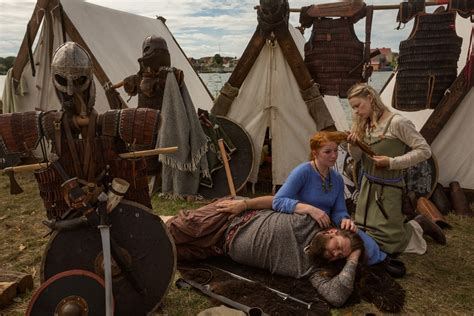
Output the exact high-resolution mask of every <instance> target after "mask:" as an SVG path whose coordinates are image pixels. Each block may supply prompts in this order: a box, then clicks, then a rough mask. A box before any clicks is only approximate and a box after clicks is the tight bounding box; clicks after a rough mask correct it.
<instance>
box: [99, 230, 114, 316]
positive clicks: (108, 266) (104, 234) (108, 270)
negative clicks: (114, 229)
mask: <svg viewBox="0 0 474 316" xmlns="http://www.w3.org/2000/svg"><path fill="white" fill-rule="evenodd" d="M99 230H100V237H101V239H102V253H103V257H104V259H103V260H104V277H105V313H106V316H112V259H111V255H110V230H109V226H107V225H99Z"/></svg>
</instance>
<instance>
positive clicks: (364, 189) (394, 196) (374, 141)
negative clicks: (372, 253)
mask: <svg viewBox="0 0 474 316" xmlns="http://www.w3.org/2000/svg"><path fill="white" fill-rule="evenodd" d="M394 116H395V114H393V115H392V116H391V117H390V118H389V119H388V122H387V125H386V126H385V129H384V130H383V132H382V134H381V135H380V136H370V135H367V134H366V136H365V138H364V140H365V141H366V142H367V143H368V144H369V145H370V146H371V149H372V150H373V151H374V152H375V153H376V155H379V156H388V157H397V156H401V155H403V154H404V153H405V150H406V145H405V143H403V142H402V141H401V140H399V139H388V138H385V137H384V135H385V133H386V132H387V130H388V128H389V126H390V123H391V122H392V119H393V117H394ZM361 163H362V168H363V177H362V183H361V189H360V195H359V199H358V203H357V208H356V213H355V221H356V224H357V225H358V226H359V227H360V228H361V229H363V230H364V231H365V232H366V233H367V234H368V235H369V236H371V237H372V238H373V239H374V240H375V241H376V242H377V243H378V244H379V246H380V248H381V249H382V250H383V251H385V252H387V253H400V252H403V251H404V250H405V248H406V246H407V244H408V242H409V241H410V238H411V234H412V232H413V228H412V226H411V225H410V224H408V223H406V217H405V215H404V214H403V213H402V192H403V188H404V185H405V184H404V180H403V170H389V169H387V168H376V167H375V163H374V162H373V161H372V160H371V159H370V158H369V157H368V156H367V155H366V154H365V153H364V154H363V155H362V160H361Z"/></svg>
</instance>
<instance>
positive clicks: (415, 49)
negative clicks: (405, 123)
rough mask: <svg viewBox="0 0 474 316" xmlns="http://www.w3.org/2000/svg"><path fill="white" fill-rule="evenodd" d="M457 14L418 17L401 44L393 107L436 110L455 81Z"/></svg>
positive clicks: (459, 41)
mask: <svg viewBox="0 0 474 316" xmlns="http://www.w3.org/2000/svg"><path fill="white" fill-rule="evenodd" d="M455 20H456V12H452V11H451V12H445V11H443V12H435V13H433V14H427V13H422V14H419V15H417V17H416V20H415V24H414V28H413V30H412V33H411V35H410V37H409V38H408V39H407V40H405V41H402V42H400V56H399V58H398V73H397V81H396V84H395V92H394V94H393V101H392V102H393V107H394V108H396V109H399V110H403V111H417V110H422V109H428V108H431V109H433V108H435V107H436V105H437V104H438V103H439V101H441V99H442V98H443V95H444V93H445V91H446V89H448V88H449V87H450V86H451V84H452V83H453V81H454V80H455V79H456V77H457V62H458V59H459V55H460V53H461V44H462V38H460V37H459V36H457V35H456V30H455Z"/></svg>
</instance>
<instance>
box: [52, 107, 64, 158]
mask: <svg viewBox="0 0 474 316" xmlns="http://www.w3.org/2000/svg"><path fill="white" fill-rule="evenodd" d="M63 114H64V112H63V111H57V112H56V113H55V114H54V142H55V144H56V153H57V154H58V156H61V121H62V119H63Z"/></svg>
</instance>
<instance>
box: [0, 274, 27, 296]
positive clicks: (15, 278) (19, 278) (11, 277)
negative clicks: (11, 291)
mask: <svg viewBox="0 0 474 316" xmlns="http://www.w3.org/2000/svg"><path fill="white" fill-rule="evenodd" d="M0 282H15V283H17V285H18V293H25V292H26V291H27V290H32V289H33V276H32V275H31V274H27V273H21V272H16V271H5V270H0Z"/></svg>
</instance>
